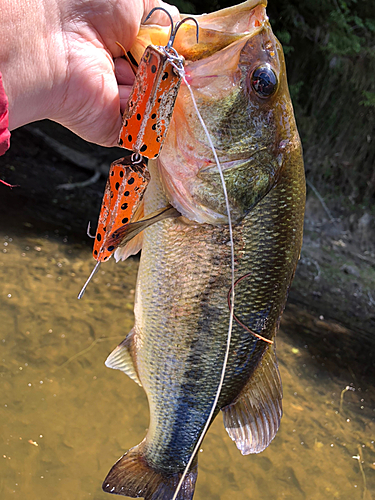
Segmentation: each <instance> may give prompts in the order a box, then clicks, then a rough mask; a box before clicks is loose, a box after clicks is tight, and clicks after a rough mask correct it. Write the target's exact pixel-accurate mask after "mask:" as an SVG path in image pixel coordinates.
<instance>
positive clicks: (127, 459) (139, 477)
mask: <svg viewBox="0 0 375 500" xmlns="http://www.w3.org/2000/svg"><path fill="white" fill-rule="evenodd" d="M145 442H146V441H145V440H143V441H142V443H140V444H139V445H138V446H135V447H134V448H131V449H130V450H129V451H128V452H127V453H125V455H123V456H122V457H121V458H120V459H119V460H118V461H117V462H116V463H115V465H114V466H113V467H112V469H111V470H110V471H109V473H108V474H107V477H106V478H105V480H104V481H103V485H102V488H103V490H104V491H105V492H107V493H113V494H114V495H124V496H126V497H132V498H139V497H142V498H144V499H145V500H161V499H167V498H172V497H173V494H174V492H175V490H176V488H177V485H178V483H179V480H180V478H181V475H182V472H180V473H179V472H177V473H175V474H173V473H171V472H170V471H168V472H163V471H160V470H157V469H156V468H154V467H152V466H151V465H150V464H148V462H147V459H146V457H145V454H144V450H145ZM196 480H197V463H196V461H195V464H194V465H193V466H192V468H191V469H190V471H189V472H188V473H187V474H186V477H185V479H184V482H183V484H182V486H181V489H180V492H179V494H178V495H177V498H176V500H191V499H192V498H193V494H194V489H195V482H196Z"/></svg>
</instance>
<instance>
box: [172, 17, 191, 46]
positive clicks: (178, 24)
mask: <svg viewBox="0 0 375 500" xmlns="http://www.w3.org/2000/svg"><path fill="white" fill-rule="evenodd" d="M185 21H194V22H195V24H196V26H197V43H198V42H199V24H198V21H197V20H196V19H194V17H185V18H184V19H182V20H181V21H179V22H178V23H177V24H176V26H175V28H174V30H173V31H172V32H171V36H170V37H169V42H168V43H167V48H168V49H169V48H170V47H172V45H173V44H174V39H175V38H176V35H177V31H178V30H179V28H180V26H181V24H183V23H184V22H185Z"/></svg>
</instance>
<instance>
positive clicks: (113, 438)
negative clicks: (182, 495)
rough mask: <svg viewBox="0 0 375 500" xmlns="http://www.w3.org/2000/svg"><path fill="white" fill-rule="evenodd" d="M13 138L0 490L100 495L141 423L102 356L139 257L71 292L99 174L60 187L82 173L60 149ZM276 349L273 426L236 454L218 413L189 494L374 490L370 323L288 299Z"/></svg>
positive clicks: (127, 383) (5, 163) (137, 398)
mask: <svg viewBox="0 0 375 500" xmlns="http://www.w3.org/2000/svg"><path fill="white" fill-rule="evenodd" d="M14 136H15V137H14V139H15V141H17V139H18V140H19V141H20V143H19V148H17V147H16V145H17V142H16V143H14V144H13V148H12V149H14V151H13V152H12V151H11V152H10V153H9V155H10V156H8V159H6V160H5V158H6V157H4V158H3V159H0V162H1V163H0V173H1V177H2V178H4V179H5V180H7V181H8V182H13V183H15V184H21V188H17V189H16V188H14V189H13V190H6V191H4V188H3V186H0V188H1V189H2V192H1V193H2V194H3V192H4V193H5V195H4V196H3V195H2V196H0V211H1V213H6V214H7V216H6V217H5V218H3V217H2V219H1V227H0V281H1V284H2V285H1V290H0V325H1V327H0V380H1V390H0V426H1V433H0V448H1V453H0V467H1V473H0V498H1V499H3V500H10V499H17V500H18V499H20V500H21V499H22V500H24V499H27V500H49V499H50V498H54V499H56V500H65V499H66V500H81V499H84V498H92V499H95V500H101V499H103V500H104V499H105V498H110V497H109V495H108V494H105V493H104V492H102V491H101V482H102V480H103V478H104V477H105V475H106V474H107V472H108V470H109V468H110V467H111V466H112V464H113V463H114V462H115V460H117V458H119V457H120V456H121V454H122V453H123V452H124V451H125V450H126V449H128V448H129V447H131V446H134V445H135V444H137V443H139V442H140V441H141V440H142V439H143V437H144V435H145V432H146V429H147V426H148V407H147V401H146V398H145V396H144V393H143V391H142V389H141V388H139V387H138V386H137V385H136V384H134V383H133V382H132V381H131V380H130V379H128V378H127V377H126V376H125V375H123V374H122V373H121V372H119V371H117V370H109V369H107V368H106V367H105V366H104V360H105V358H106V356H107V355H108V353H109V352H110V351H111V350H112V349H113V348H114V347H115V346H116V345H117V344H118V343H119V342H120V341H121V340H122V339H123V338H124V337H125V335H126V334H127V333H128V331H129V330H130V329H131V327H132V322H133V312H132V311H133V299H134V287H135V280H136V272H137V265H138V261H137V259H129V260H128V261H126V262H125V263H122V264H119V265H116V264H115V262H113V261H112V260H111V261H109V262H108V263H107V264H106V265H105V266H103V267H102V268H101V269H100V271H99V273H98V274H97V275H96V276H95V278H94V280H93V282H92V283H91V284H90V286H89V288H88V290H87V292H86V294H85V296H84V298H83V299H82V300H81V301H78V300H77V299H76V297H77V294H78V292H79V290H80V287H81V286H82V284H83V283H84V281H85V280H86V278H87V276H88V274H89V273H90V271H91V269H92V265H93V263H94V261H93V259H92V257H91V242H90V240H88V238H87V237H86V225H87V221H88V220H90V219H91V220H92V221H93V220H95V219H96V217H97V213H98V210H99V206H100V201H101V196H102V191H103V189H104V183H105V180H104V178H102V179H101V180H100V182H99V183H97V184H94V185H92V186H89V187H88V188H85V189H78V190H75V191H73V192H70V193H68V192H60V190H56V185H57V184H60V183H65V182H76V181H79V180H81V179H82V180H84V179H86V178H87V172H85V171H82V172H81V171H79V170H77V168H76V167H75V166H72V165H69V164H66V162H65V163H64V164H63V168H60V161H62V160H61V159H60V158H59V157H58V156H57V155H54V153H53V151H51V150H50V149H48V148H47V147H45V146H44V145H43V142H39V143H38V141H35V140H34V139H33V138H32V137H31V136H30V135H29V134H28V133H26V132H25V134H23V133H22V131H17V132H16V133H15V134H14ZM33 148H34V149H33ZM33 151H34V153H33ZM27 155H28V156H27ZM119 156H121V153H120V154H118V152H117V151H115V158H116V157H119ZM53 158H54V159H53ZM108 164H109V163H108ZM11 167H14V168H13V169H12V168H11ZM3 172H6V175H2V173H3ZM54 200H57V201H54ZM277 351H278V358H279V363H280V371H281V376H282V379H283V386H284V416H283V419H282V424H281V428H280V431H279V433H278V434H277V436H276V438H275V440H274V441H273V442H272V443H271V445H270V446H269V447H268V448H267V449H266V450H265V451H264V452H263V453H261V454H260V455H254V456H248V457H243V456H241V454H240V453H239V452H238V450H237V449H236V447H235V445H234V444H233V443H232V442H231V441H230V439H229V438H228V436H227V435H226V432H225V430H224V428H223V424H222V419H221V417H218V418H217V419H216V420H215V422H214V423H213V425H212V427H211V429H210V431H209V433H208V434H207V436H206V438H205V441H204V442H203V445H202V450H201V452H200V454H199V474H198V483H197V490H196V494H195V497H194V498H195V499H196V500H203V499H205V500H218V499H220V500H226V499H229V498H230V499H231V500H234V499H241V500H255V499H257V500H279V499H290V500H299V499H307V500H323V499H324V500H326V499H327V498H332V499H341V500H347V499H349V498H350V499H353V500H370V499H374V498H375V443H374V439H375V390H374V386H375V385H374V378H375V370H374V352H375V350H374V340H373V338H372V337H371V335H370V333H369V332H364V331H361V330H358V331H352V330H349V329H348V328H346V327H345V326H344V325H340V324H339V323H337V322H333V321H330V320H328V319H324V318H319V315H317V314H315V313H314V312H313V311H307V310H305V309H302V308H300V307H298V306H297V305H295V304H289V305H288V306H287V308H286V311H285V313H284V316H283V320H282V324H281V331H280V334H279V336H278V339H277Z"/></svg>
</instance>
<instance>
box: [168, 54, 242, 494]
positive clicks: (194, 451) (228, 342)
mask: <svg viewBox="0 0 375 500" xmlns="http://www.w3.org/2000/svg"><path fill="white" fill-rule="evenodd" d="M172 64H173V63H172ZM174 66H175V69H176V71H178V73H179V74H180V76H181V78H182V79H183V81H184V83H185V85H186V87H187V88H188V90H189V92H190V95H191V99H192V102H193V105H194V108H195V111H196V113H197V116H198V119H199V121H200V123H201V125H202V127H203V130H204V133H205V134H206V137H207V139H208V142H209V144H210V147H211V150H212V153H213V155H214V158H215V162H216V165H217V168H218V171H219V174H220V179H221V183H222V185H223V191H224V198H225V205H226V210H227V216H228V226H229V239H230V251H231V280H232V290H231V301H232V307H231V308H230V315H229V328H228V337H227V345H226V350H225V355H224V361H223V367H222V369H221V376H220V381H219V385H218V387H217V391H216V396H215V399H214V402H213V404H212V408H211V411H210V414H209V416H208V418H207V421H206V424H205V426H204V428H203V431H202V433H201V435H200V437H199V439H198V442H197V444H196V445H195V448H194V450H193V453H192V454H191V456H190V459H189V461H188V463H187V465H186V467H185V469H184V472H183V473H182V476H181V478H180V481H179V483H178V485H177V488H176V490H175V492H174V495H173V497H172V500H176V498H177V495H178V494H179V492H180V490H181V486H182V484H183V482H184V480H185V477H186V474H187V473H188V471H189V469H190V466H191V464H192V462H193V460H194V457H195V455H196V454H197V453H198V450H199V448H200V446H201V444H202V441H203V438H204V436H205V434H206V432H207V430H208V428H209V426H210V424H211V420H212V417H213V414H214V412H215V408H216V405H217V402H218V400H219V397H220V393H221V389H222V387H223V383H224V377H225V372H226V368H227V363H228V357H229V350H230V343H231V339H232V329H233V317H234V287H235V282H234V242H233V229H232V219H231V215H230V207H229V198H228V193H227V187H226V184H225V179H224V175H223V170H222V168H221V165H220V162H219V158H218V156H217V154H216V150H215V146H214V145H213V142H212V139H211V136H210V133H209V131H208V129H207V127H206V124H205V123H204V120H203V118H202V115H201V114H200V112H199V109H198V106H197V102H196V100H195V97H194V94H193V91H192V89H191V87H190V85H189V84H188V82H187V81H186V78H185V70H184V68H181V67H179V66H177V65H174Z"/></svg>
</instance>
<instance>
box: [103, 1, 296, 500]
mask: <svg viewBox="0 0 375 500" xmlns="http://www.w3.org/2000/svg"><path fill="white" fill-rule="evenodd" d="M196 19H197V21H198V22H199V26H200V35H199V43H198V44H197V43H196V41H195V27H193V26H189V24H188V23H185V24H184V25H183V26H181V29H180V30H179V32H178V34H177V37H176V40H175V44H174V47H175V48H176V50H177V51H178V52H179V53H180V54H182V55H183V56H184V57H185V61H186V64H185V72H186V81H187V82H188V83H189V84H190V86H191V88H192V91H193V93H194V96H195V99H196V102H197V105H198V108H199V110H200V112H201V114H202V116H203V119H204V121H205V123H206V126H207V128H208V131H209V134H210V136H211V138H212V142H213V144H214V146H215V149H216V152H217V155H218V158H219V160H220V163H221V166H222V169H223V172H224V178H225V182H226V186H227V191H228V197H229V202H230V209H231V217H232V221H233V240H234V251H235V269H234V271H235V303H234V314H235V317H236V319H237V321H235V322H234V323H233V331H232V339H231V344H230V351H229V358H228V364H227V368H226V372H225V378H224V383H223V387H222V390H221V392H220V397H219V400H218V403H217V405H216V408H215V413H214V415H215V416H216V415H217V414H218V413H219V412H220V410H221V411H222V412H223V417H224V425H225V427H226V429H227V431H228V434H229V436H230V437H231V439H232V440H234V441H235V443H236V445H237V447H238V448H239V450H240V451H241V452H242V453H243V454H244V455H246V454H249V453H259V452H261V451H262V450H264V449H265V448H266V447H267V446H268V444H269V443H270V441H271V440H272V439H273V438H274V436H275V434H276V432H277V430H278V428H279V424H280V418H281V414H282V405H281V400H282V386H281V380H280V375H279V371H278V367H277V361H276V355H275V344H274V343H272V342H273V339H274V336H275V334H276V331H277V329H278V326H279V321H280V317H281V314H282V311H283V308H284V305H285V301H286V297H287V293H288V289H289V287H290V284H291V281H292V278H293V275H294V271H295V267H296V263H297V260H298V257H299V254H300V250H301V244H302V225H303V214H304V203H305V181H304V169H303V160H302V150H301V143H300V139H299V136H298V132H297V129H296V124H295V120H294V115H293V109H292V104H291V101H290V97H289V92H288V87H287V80H286V71H285V63H284V57H283V53H282V49H281V46H280V44H279V42H278V41H277V39H276V38H275V36H274V35H273V33H272V30H271V27H270V24H269V23H268V18H267V16H266V13H265V1H264V0H260V1H259V0H249V1H248V2H245V3H244V4H241V5H238V6H236V7H232V8H229V9H224V10H222V11H219V12H216V13H213V14H208V15H203V16H197V17H196ZM167 40H168V32H167V30H166V29H163V28H160V27H155V26H151V27H150V26H145V27H143V28H142V29H141V32H140V35H139V38H138V42H137V44H136V46H135V47H134V50H133V55H134V56H135V57H136V58H138V60H139V59H140V57H141V55H142V52H143V50H144V48H145V47H146V46H147V45H148V44H149V43H150V41H151V42H152V43H154V44H156V45H163V44H165V43H166V41H167ZM149 170H150V174H151V181H150V184H149V186H148V188H147V191H146V194H145V196H144V214H145V216H148V215H150V214H153V213H155V211H158V210H161V209H162V208H163V207H165V206H167V205H168V204H171V205H172V206H173V207H175V208H176V209H177V210H178V211H179V212H180V213H181V217H178V218H174V219H166V220H163V221H161V222H158V223H156V224H154V225H153V226H151V227H148V228H147V229H146V230H145V231H144V232H143V233H142V234H143V243H142V256H141V261H140V267H139V272H138V280H137V288H136V296H135V309H134V313H135V324H134V328H133V329H132V330H131V332H130V333H129V334H128V336H127V337H126V339H125V340H124V341H123V342H122V343H121V344H120V345H119V346H118V347H117V348H116V349H115V350H114V351H113V353H112V354H111V355H110V356H109V358H108V359H107V362H106V364H107V366H110V367H112V368H117V369H120V370H123V371H124V372H125V373H127V374H128V375H129V376H130V377H131V378H132V379H133V380H135V381H136V382H138V383H139V384H140V385H142V387H143V389H144V390H145V392H146V395H147V398H148V402H149V407H150V424H149V428H148V431H147V435H146V437H145V439H144V440H143V441H142V442H141V443H140V444H139V445H138V446H136V447H134V448H132V449H131V450H129V451H128V452H127V453H125V455H123V457H121V458H120V459H119V460H118V462H117V463H116V464H115V465H114V466H113V467H112V469H111V470H110V472H109V473H108V475H107V477H106V479H105V481H104V483H103V489H104V490H105V491H107V492H110V493H115V494H119V495H124V496H129V497H133V498H138V497H144V498H145V499H146V500H162V499H163V500H170V499H172V497H173V494H174V491H175V489H176V486H177V484H178V482H179V479H180V477H181V475H182V473H183V471H184V469H185V467H186V465H187V463H188V461H189V459H190V457H191V455H192V453H193V450H194V448H195V445H196V443H197V442H198V440H199V437H200V436H201V434H202V432H203V429H204V426H205V423H206V421H207V419H208V416H209V414H210V410H211V408H212V405H213V402H214V399H215V395H216V393H217V389H218V385H219V380H220V375H221V369H222V366H223V359H224V355H225V351H226V344H227V337H228V325H229V315H230V314H229V313H230V311H229V306H228V295H229V294H230V291H231V288H232V281H231V248H230V244H229V243H230V240H229V229H228V216H227V211H226V206H225V200H224V195H223V187H222V185H221V182H220V177H219V173H218V169H217V165H216V163H215V161H214V156H213V153H212V150H211V148H210V146H209V142H208V139H207V137H206V135H205V133H204V131H203V129H202V126H201V124H200V122H199V120H198V118H197V114H196V112H195V109H194V107H193V103H192V99H191V96H190V93H189V91H188V88H187V86H186V85H185V84H184V83H183V84H182V85H181V88H180V92H179V95H178V97H177V101H176V106H175V110H174V113H173V116H172V120H171V123H170V129H169V132H168V136H167V138H166V141H165V143H164V149H163V150H162V153H161V155H160V157H159V159H158V160H156V161H150V162H149ZM138 246H139V242H138ZM260 337H262V338H263V339H261V338H260ZM267 340H268V342H267ZM196 478H197V458H196V457H195V459H194V461H193V463H192V466H191V467H190V470H189V471H188V474H187V475H186V478H185V480H184V483H183V485H182V488H181V490H180V492H179V494H178V497H177V498H178V499H179V500H188V499H191V498H192V497H193V494H194V487H195V482H196Z"/></svg>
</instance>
